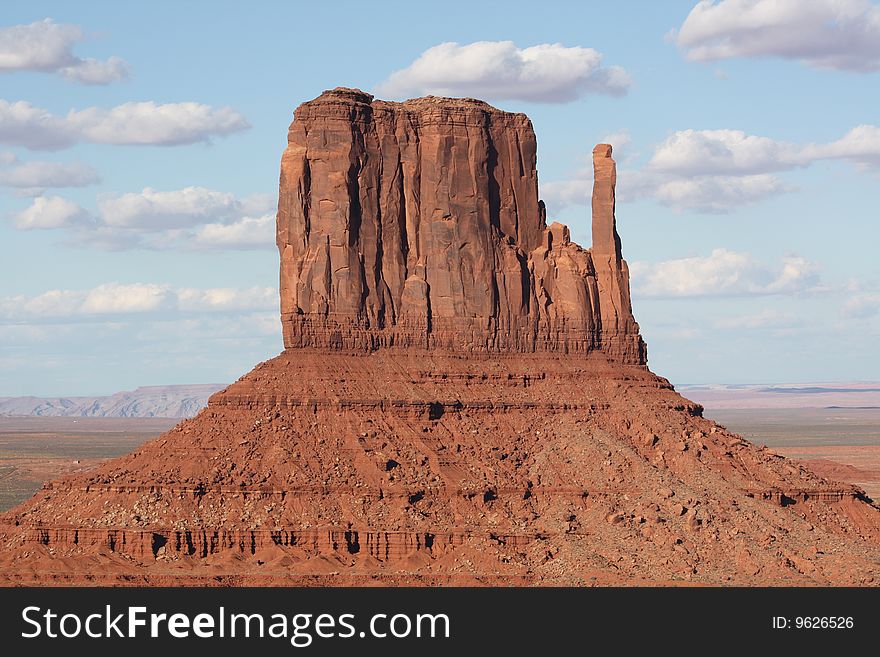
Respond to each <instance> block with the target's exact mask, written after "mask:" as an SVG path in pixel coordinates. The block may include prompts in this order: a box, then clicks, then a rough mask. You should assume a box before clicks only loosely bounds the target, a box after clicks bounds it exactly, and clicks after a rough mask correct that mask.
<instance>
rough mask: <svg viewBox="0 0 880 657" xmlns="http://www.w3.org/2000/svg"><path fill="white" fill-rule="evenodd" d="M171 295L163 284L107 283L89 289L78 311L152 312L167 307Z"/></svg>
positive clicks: (82, 312)
mask: <svg viewBox="0 0 880 657" xmlns="http://www.w3.org/2000/svg"><path fill="white" fill-rule="evenodd" d="M169 297H170V291H169V290H168V288H167V287H166V286H163V285H156V284H153V283H133V284H130V285H121V284H119V283H106V284H104V285H99V286H98V287H96V288H94V289H92V290H89V291H88V292H87V293H86V295H85V298H84V299H83V302H82V304H81V305H80V306H79V308H78V311H79V312H80V313H81V314H84V315H110V314H124V313H143V312H150V311H155V310H159V309H160V308H162V307H163V306H164V307H167V306H168V305H169V304H170V302H171V299H170V298H169Z"/></svg>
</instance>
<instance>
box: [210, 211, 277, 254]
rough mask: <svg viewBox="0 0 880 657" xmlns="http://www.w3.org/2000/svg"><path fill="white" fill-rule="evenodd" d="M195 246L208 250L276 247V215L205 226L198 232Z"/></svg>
mask: <svg viewBox="0 0 880 657" xmlns="http://www.w3.org/2000/svg"><path fill="white" fill-rule="evenodd" d="M193 244H194V246H196V247H200V248H208V249H255V248H266V247H270V246H274V244H275V215H272V214H266V215H263V216H262V217H244V218H242V219H239V220H238V221H234V222H232V223H228V224H222V223H213V224H205V225H204V226H202V227H201V228H199V229H198V231H196V233H195V237H194V241H193Z"/></svg>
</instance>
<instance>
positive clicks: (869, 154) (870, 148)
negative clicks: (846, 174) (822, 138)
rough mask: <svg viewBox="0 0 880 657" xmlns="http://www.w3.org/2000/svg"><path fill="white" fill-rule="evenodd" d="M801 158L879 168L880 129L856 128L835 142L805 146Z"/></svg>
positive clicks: (874, 127) (871, 126)
mask: <svg viewBox="0 0 880 657" xmlns="http://www.w3.org/2000/svg"><path fill="white" fill-rule="evenodd" d="M802 157H804V158H807V159H813V160H819V159H843V160H851V161H853V162H856V163H857V164H859V165H861V166H863V167H868V166H880V127H878V126H875V125H859V126H856V127H855V128H853V129H852V130H850V131H849V132H847V133H846V134H845V135H844V136H843V137H841V138H840V139H838V140H837V141H832V142H830V143H828V144H810V145H808V146H805V147H804V149H803V155H802Z"/></svg>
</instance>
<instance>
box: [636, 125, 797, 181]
mask: <svg viewBox="0 0 880 657" xmlns="http://www.w3.org/2000/svg"><path fill="white" fill-rule="evenodd" d="M800 150H801V149H800V148H799V147H798V146H796V145H795V144H788V143H785V142H780V141H776V140H774V139H770V138H768V137H758V136H755V135H749V134H746V133H745V132H743V131H741V130H679V131H678V132H674V133H673V134H672V135H670V136H669V137H668V138H667V139H666V141H664V142H663V143H662V144H660V145H659V146H658V147H657V148H656V149H655V150H654V154H653V156H652V157H651V161H650V162H649V163H648V168H650V169H652V170H654V171H659V172H663V173H674V174H679V175H684V176H692V175H705V174H706V173H712V174H729V175H748V174H758V173H768V172H771V171H781V170H785V169H791V168H792V167H795V166H797V165H799V164H802V163H803V159H802V156H801V152H800Z"/></svg>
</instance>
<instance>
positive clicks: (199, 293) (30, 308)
mask: <svg viewBox="0 0 880 657" xmlns="http://www.w3.org/2000/svg"><path fill="white" fill-rule="evenodd" d="M277 305H278V290H277V289H275V288H270V287H251V288H208V289H195V288H177V289H175V288H172V287H171V286H170V285H160V284H156V283H116V282H113V283H104V284H102V285H98V286H96V287H94V288H92V289H89V290H49V291H47V292H44V293H42V294H39V295H36V296H31V297H28V296H25V295H16V296H9V297H5V298H0V320H3V321H7V322H13V323H15V322H34V321H41V320H42V321H45V320H59V319H69V320H78V321H83V320H91V319H96V318H97V319H101V318H103V317H106V316H112V315H143V314H152V315H157V316H161V317H174V316H177V315H185V314H189V313H206V312H226V313H228V312H243V311H247V312H256V311H261V310H262V311H266V310H274V309H276V308H277Z"/></svg>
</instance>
